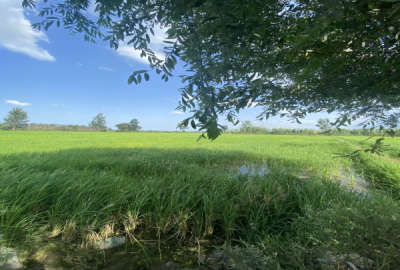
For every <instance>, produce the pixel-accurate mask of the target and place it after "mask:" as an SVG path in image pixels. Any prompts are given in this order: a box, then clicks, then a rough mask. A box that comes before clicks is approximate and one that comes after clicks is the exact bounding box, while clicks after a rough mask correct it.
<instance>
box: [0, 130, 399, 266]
mask: <svg viewBox="0 0 400 270" xmlns="http://www.w3.org/2000/svg"><path fill="white" fill-rule="evenodd" d="M198 136H199V134H196V133H150V132H142V133H116V132H107V133H106V132H55V131H46V132H42V131H17V132H15V131H14V132H12V131H3V132H0V234H2V235H3V241H4V242H5V243H7V244H8V245H9V246H12V247H14V248H15V249H16V250H18V251H19V253H20V254H23V255H21V256H22V257H23V258H24V259H25V265H26V266H28V267H31V268H32V269H35V267H38V268H37V269H41V268H39V267H40V266H41V265H44V264H46V263H47V262H44V261H45V260H44V259H43V256H40V254H42V253H43V252H44V251H46V252H50V251H49V250H51V252H52V253H55V254H56V255H54V256H56V257H57V256H58V257H60V258H62V259H60V260H59V262H57V263H58V264H60V265H61V266H62V267H66V268H75V269H114V268H112V267H116V265H118V264H123V265H125V266H126V269H140V267H143V268H142V269H153V268H151V267H153V266H154V265H157V264H163V263H165V262H169V261H175V262H176V263H178V264H179V265H181V266H182V267H183V266H186V267H190V268H191V269H279V267H280V268H281V269H350V268H346V267H348V264H349V263H350V264H353V265H355V267H359V269H362V268H361V267H365V268H364V269H395V268H396V267H398V265H400V257H399V256H398V254H399V253H400V205H399V203H398V199H399V198H400V157H399V152H400V139H399V138H386V139H385V141H384V142H385V144H387V145H388V150H387V152H385V154H384V155H382V156H378V155H375V154H369V153H364V152H363V153H361V154H360V155H359V156H358V157H356V158H353V159H350V158H344V157H340V155H343V154H348V153H351V152H353V151H355V150H357V149H363V147H364V148H365V147H367V145H368V144H371V143H373V141H372V140H369V141H365V139H366V137H335V136H289V135H287V136H286V135H239V134H225V135H223V136H221V137H220V138H218V139H217V140H215V141H207V140H200V141H198V142H197V141H196V139H197V137H198ZM249 168H250V169H249ZM110 237H125V238H126V242H125V244H124V245H122V246H120V247H118V248H116V249H112V250H107V251H106V252H105V251H98V249H96V245H97V243H98V242H99V241H102V240H104V239H109V238H110ZM220 246H224V248H222V249H220V248H216V247H220ZM230 246H232V247H233V248H230ZM43 250H44V251H43ZM227 250H228V251H227ZM51 252H50V253H51ZM218 252H220V253H223V252H226V254H225V255H224V256H225V257H226V256H228V255H227V254H236V253H235V252H237V254H247V255H246V256H247V257H246V256H244V258H243V259H241V260H240V261H239V262H235V263H231V262H229V260H228V262H226V261H224V260H223V259H221V258H223V257H224V256H222V255H220V256H218ZM38 254H39V255H38ZM216 254H217V255H216ZM237 254H236V255H237ZM355 254H356V255H355ZM236 255H232V257H233V258H236V257H238V256H236ZM44 257H45V256H44ZM239 257H240V256H239ZM355 257H356V258H355ZM43 260H44V261H43ZM247 261H250V262H247ZM230 263H231V264H235V265H236V266H235V267H239V266H240V265H242V267H239V268H233V266H232V267H231V268H228V267H229V266H230ZM246 263H247V264H246ZM251 263H254V265H255V266H251V267H253V268H251V267H250V266H248V265H249V264H251ZM128 265H129V267H132V268H129V267H128ZM237 265H239V266H237ZM243 265H246V267H250V268H244V267H245V266H243ZM61 266H60V267H61ZM119 267H120V268H115V269H124V268H123V266H121V265H120V266H119ZM198 267H203V268H198ZM213 267H214V268H213ZM218 267H220V268H218ZM223 267H225V268H223ZM264 267H266V268H264ZM329 267H332V268H329ZM335 267H336V268H335ZM154 269H156V268H154ZM157 269H158V268H157ZM160 269H164V268H160ZM165 269H167V268H165ZM171 269H172V268H171ZM357 269H358V268H357Z"/></svg>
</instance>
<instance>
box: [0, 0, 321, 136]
mask: <svg viewBox="0 0 400 270" xmlns="http://www.w3.org/2000/svg"><path fill="white" fill-rule="evenodd" d="M21 2H22V1H21V0H0V122H1V121H2V119H4V117H6V115H7V113H8V111H10V110H11V109H12V108H13V107H21V108H23V109H24V110H25V111H26V112H27V113H28V117H29V121H30V122H31V123H48V124H49V123H52V124H79V125H87V124H88V123H89V122H90V121H91V120H92V119H93V117H94V116H95V115H96V114H98V113H103V114H104V115H105V116H106V121H107V126H108V127H110V128H115V125H116V124H118V123H121V122H129V121H130V120H131V119H132V118H137V119H138V120H139V122H140V125H141V126H142V127H143V129H144V130H167V131H172V130H176V126H177V124H178V123H179V121H181V120H183V119H184V118H186V117H188V116H190V115H188V114H187V115H185V114H183V113H182V112H179V111H176V107H177V105H178V101H179V99H180V92H179V88H181V87H183V84H182V82H181V80H180V78H179V77H178V75H179V74H183V73H184V69H183V65H182V63H178V65H177V70H176V72H175V75H176V76H174V77H172V78H170V80H169V81H168V82H164V81H161V79H160V77H159V76H158V75H156V74H155V73H153V72H150V76H151V79H150V81H148V82H142V83H141V84H139V85H134V84H131V85H129V84H128V82H127V81H128V77H129V75H130V74H131V73H132V72H133V71H135V70H139V69H147V68H148V65H147V63H146V61H145V60H144V59H142V58H140V56H139V52H137V51H135V50H134V49H133V48H130V47H129V46H128V45H126V44H121V45H120V47H119V49H118V50H117V51H116V50H113V49H110V48H109V47H108V45H107V44H106V43H104V42H96V43H91V42H87V41H84V39H83V36H82V35H80V34H71V33H69V32H68V31H67V30H65V29H63V28H57V27H53V28H50V30H49V31H46V32H39V31H36V30H33V28H32V26H31V24H32V23H33V22H36V21H37V20H38V19H37V17H35V14H34V13H33V11H26V10H23V9H22V8H21ZM89 12H90V11H89ZM164 37H165V34H164V32H163V30H162V29H158V30H157V31H155V36H154V37H152V45H151V46H152V48H153V49H154V50H155V51H157V52H158V54H159V56H162V49H161V48H162V47H163V43H162V42H163V39H164ZM260 111H261V108H250V109H246V110H244V111H243V112H241V113H240V115H239V116H240V120H242V121H245V120H251V121H253V123H254V124H256V125H258V126H264V127H267V128H315V124H316V122H317V120H318V119H319V118H326V117H327V116H328V115H327V114H325V113H318V114H313V115H310V116H309V117H307V118H306V119H304V120H303V122H302V125H299V124H296V123H293V122H290V121H289V120H287V119H282V118H278V117H274V118H272V119H269V120H267V121H262V122H260V121H256V116H257V115H258V114H259V112H260Z"/></svg>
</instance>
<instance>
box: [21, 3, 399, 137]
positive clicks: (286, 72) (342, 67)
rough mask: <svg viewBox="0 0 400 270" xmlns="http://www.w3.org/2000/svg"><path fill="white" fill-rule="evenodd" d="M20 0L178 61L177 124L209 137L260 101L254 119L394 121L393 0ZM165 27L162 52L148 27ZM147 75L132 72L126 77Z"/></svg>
mask: <svg viewBox="0 0 400 270" xmlns="http://www.w3.org/2000/svg"><path fill="white" fill-rule="evenodd" d="M94 3H95V7H96V12H97V13H98V16H90V15H89V13H88V12H86V11H87V9H88V8H89V4H90V3H89V0H61V1H51V0H49V1H47V0H38V1H35V0H24V2H23V4H24V6H30V7H33V6H36V8H38V9H39V15H40V16H42V18H43V20H42V21H41V22H40V23H38V24H36V26H37V27H38V28H39V29H41V28H45V29H48V28H49V27H50V26H51V25H52V24H56V25H57V26H64V27H66V28H68V29H70V30H71V31H73V32H82V33H84V36H85V39H88V40H98V39H103V40H107V41H108V42H109V44H110V47H112V48H115V49H116V48H118V46H119V45H120V44H121V43H122V42H124V43H127V44H129V45H130V46H132V47H133V48H135V49H139V50H141V51H142V56H143V57H145V58H147V59H148V61H149V64H150V67H151V68H153V69H154V70H155V71H156V72H157V73H159V74H160V75H161V76H162V79H164V80H168V78H169V77H170V76H172V75H173V71H174V67H175V65H176V63H177V60H178V59H179V60H181V61H182V62H183V63H184V64H185V67H186V69H187V71H188V75H185V76H183V78H182V79H183V81H184V83H185V85H184V87H183V88H182V89H181V94H182V99H181V101H180V105H179V108H180V109H181V110H183V111H189V112H191V113H192V116H191V117H190V118H188V119H186V120H185V121H184V122H183V124H184V125H191V126H192V127H193V128H197V129H200V130H204V131H206V135H207V136H208V137H209V138H211V139H214V138H216V137H217V136H218V135H219V134H220V132H221V131H222V129H221V128H222V127H221V126H220V125H219V124H218V118H219V117H221V116H224V117H226V118H227V119H228V120H229V121H231V122H232V123H236V122H237V113H238V112H239V111H240V110H241V109H243V108H246V107H249V106H261V107H262V108H263V113H262V114H261V115H260V118H268V117H270V116H273V115H286V116H290V117H293V118H294V119H297V120H298V119H301V118H302V117H304V116H305V115H306V114H307V113H310V112H320V111H328V112H333V111H336V112H339V115H340V116H339V117H338V119H337V121H336V122H335V123H334V124H336V125H337V126H341V125H346V124H349V123H350V122H351V121H352V120H355V119H360V118H361V119H364V120H368V121H367V122H366V123H367V124H370V125H373V126H379V125H384V126H389V127H391V126H395V125H397V124H398V118H399V108H400V54H399V52H400V46H399V40H400V0H343V1H336V0H229V1H226V0H147V1H143V0H113V1H110V0H94ZM157 26H161V27H164V28H166V29H168V31H167V35H168V39H167V41H166V47H165V48H164V53H165V58H164V59H160V58H158V57H157V55H156V53H155V52H154V51H153V50H152V49H151V48H150V46H149V45H150V42H151V40H152V38H153V34H154V31H153V30H154V28H155V27H157ZM142 79H145V80H148V79H149V73H148V70H138V71H135V72H134V73H133V74H132V75H131V76H130V77H129V80H128V81H129V82H130V83H132V82H134V83H140V82H141V81H142Z"/></svg>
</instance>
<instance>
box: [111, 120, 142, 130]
mask: <svg viewBox="0 0 400 270" xmlns="http://www.w3.org/2000/svg"><path fill="white" fill-rule="evenodd" d="M116 127H117V128H118V131H139V130H141V129H142V127H141V126H140V125H139V120H137V119H136V118H134V119H132V120H131V121H130V122H129V123H120V124H117V125H116Z"/></svg>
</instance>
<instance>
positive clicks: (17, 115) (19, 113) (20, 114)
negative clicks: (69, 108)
mask: <svg viewBox="0 0 400 270" xmlns="http://www.w3.org/2000/svg"><path fill="white" fill-rule="evenodd" d="M116 127H117V131H121V132H132V131H139V130H140V129H141V128H142V127H141V126H140V125H139V120H137V119H136V118H134V119H132V120H131V121H130V122H128V123H120V124H117V125H116ZM0 129H3V130H17V129H26V130H61V131H107V130H111V129H109V128H107V125H106V118H105V116H104V114H102V113H99V114H97V115H96V116H95V117H94V118H93V119H92V121H91V122H90V123H89V124H88V125H87V126H86V125H60V124H40V123H31V124H29V121H28V114H27V113H26V112H25V111H24V110H22V109H21V108H13V109H12V110H11V111H9V112H8V115H7V116H6V117H5V118H4V122H3V123H0Z"/></svg>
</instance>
